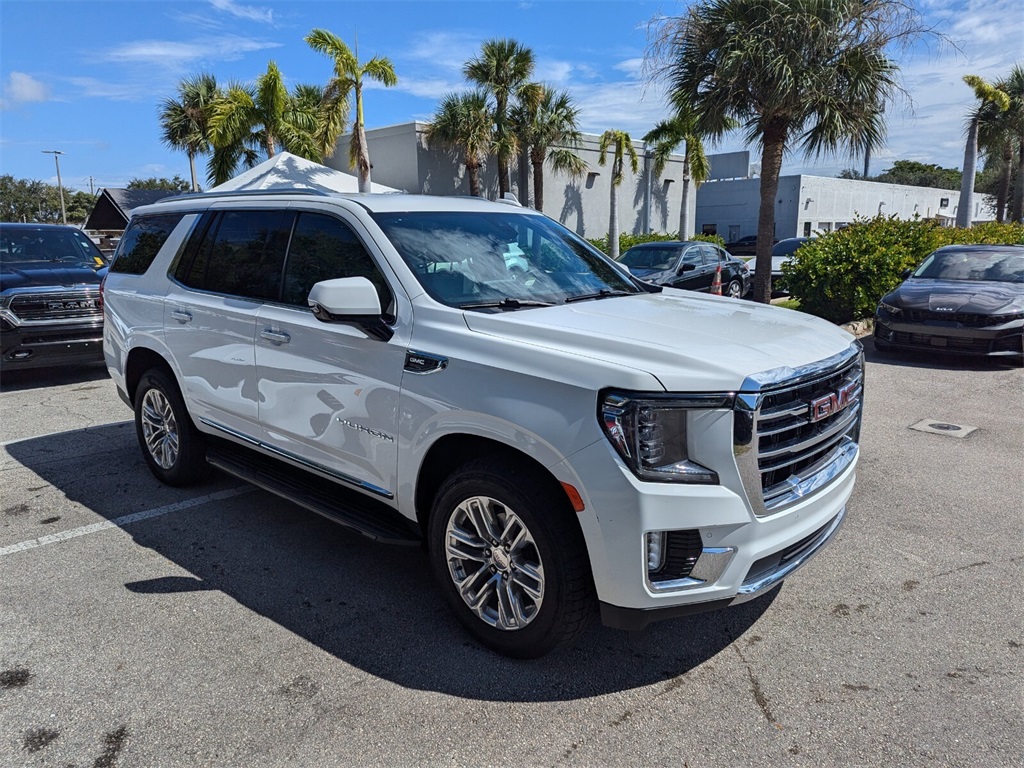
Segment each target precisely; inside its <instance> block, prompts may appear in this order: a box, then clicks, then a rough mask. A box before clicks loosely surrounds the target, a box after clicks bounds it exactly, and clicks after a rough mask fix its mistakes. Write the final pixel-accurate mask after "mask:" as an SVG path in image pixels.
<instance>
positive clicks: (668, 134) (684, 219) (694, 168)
mask: <svg viewBox="0 0 1024 768" xmlns="http://www.w3.org/2000/svg"><path fill="white" fill-rule="evenodd" d="M724 127H725V129H726V130H731V129H732V128H734V127H736V123H735V121H733V120H732V119H731V118H728V119H727V120H726V123H725V126H724ZM701 139H702V137H701V134H700V126H699V123H698V120H697V115H696V114H695V113H694V111H693V109H691V108H690V107H689V106H687V107H686V108H684V109H681V110H678V111H677V112H676V114H675V116H674V117H671V118H669V119H668V120H662V121H661V122H660V123H658V124H657V125H655V126H654V128H652V129H651V130H650V131H648V132H647V134H646V135H645V136H644V143H645V144H647V145H648V146H653V147H654V174H655V175H656V176H660V175H661V174H662V173H664V171H665V165H666V163H667V162H668V159H669V156H670V155H671V154H672V151H673V150H674V149H675V148H676V147H678V146H679V145H680V144H683V145H684V149H683V200H682V204H681V205H680V211H679V239H680V240H686V239H687V238H689V237H690V234H691V233H690V221H689V214H690V181H691V180H692V181H693V186H694V188H696V187H699V186H700V185H701V184H703V183H704V182H705V181H707V180H708V176H709V175H710V174H711V165H710V164H709V163H708V158H707V155H705V154H704V142H703V141H702V140H701Z"/></svg>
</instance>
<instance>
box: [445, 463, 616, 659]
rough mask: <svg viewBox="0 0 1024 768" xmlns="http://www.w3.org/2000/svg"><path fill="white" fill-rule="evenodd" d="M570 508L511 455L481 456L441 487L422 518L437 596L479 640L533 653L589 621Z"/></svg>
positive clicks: (581, 550)
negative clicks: (502, 458) (441, 596)
mask: <svg viewBox="0 0 1024 768" xmlns="http://www.w3.org/2000/svg"><path fill="white" fill-rule="evenodd" d="M512 473H514V474H515V482H513V481H512V479H511V476H512ZM572 514H573V512H572V509H571V507H570V505H569V503H568V499H567V498H566V497H565V495H564V493H562V492H561V489H560V488H558V486H557V485H555V484H553V483H551V482H550V479H549V478H546V477H543V476H541V475H540V474H539V473H535V472H532V471H530V470H529V468H526V467H522V468H520V469H519V471H516V465H515V463H511V462H505V461H497V460H492V459H480V460H477V461H474V462H471V463H470V464H467V465H466V466H464V467H462V468H461V469H460V470H458V471H457V472H455V473H454V474H453V475H452V476H451V477H449V478H448V480H447V481H445V483H444V485H442V487H441V489H440V490H439V491H438V494H437V496H436V497H435V500H434V505H433V509H432V513H431V516H430V523H429V525H428V547H429V551H430V559H431V565H432V567H433V570H434V576H435V577H436V578H437V580H438V582H439V583H440V585H441V590H442V592H443V594H444V597H445V600H446V601H447V602H448V604H449V606H450V607H451V608H452V610H453V611H454V612H455V615H456V617H457V618H458V619H459V621H460V622H461V623H462V624H463V626H465V627H466V629H468V630H469V632H470V633H471V634H472V635H473V636H474V637H476V639H477V640H479V641H480V642H481V643H483V644H484V645H486V646H487V647H489V648H491V649H492V650H495V651H497V652H498V653H502V654H504V655H506V656H512V657H515V658H525V659H532V658H537V657H539V656H543V655H544V654H546V653H548V652H550V651H552V650H554V649H556V648H559V647H561V646H564V645H567V644H568V643H570V642H571V641H572V640H573V639H575V638H576V637H577V636H578V635H579V634H580V633H581V632H583V630H585V629H586V628H587V627H588V626H589V624H590V623H591V621H592V619H593V617H594V615H595V603H596V601H595V598H594V587H593V581H592V578H591V575H590V567H589V560H588V558H587V553H586V546H585V544H584V542H583V535H582V532H581V531H580V528H579V525H578V524H577V523H576V521H575V520H574V519H573V518H572Z"/></svg>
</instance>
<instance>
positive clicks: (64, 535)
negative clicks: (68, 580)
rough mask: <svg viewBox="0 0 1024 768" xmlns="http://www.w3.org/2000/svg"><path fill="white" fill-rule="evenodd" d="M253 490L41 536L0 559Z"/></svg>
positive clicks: (237, 490) (233, 490)
mask: <svg viewBox="0 0 1024 768" xmlns="http://www.w3.org/2000/svg"><path fill="white" fill-rule="evenodd" d="M253 490H255V487H254V486H243V487H241V488H229V489H228V490H226V491H218V492H217V493H211V494H209V495H207V496H199V497H197V498H194V499H185V500H184V501H178V502H175V503H174V504H167V505H166V506H163V507H157V508H156V509H149V510H146V511H144V512H133V513H132V514H130V515H124V516H122V517H115V518H114V519H113V520H104V521H103V522H102V523H93V524H92V525H83V526H82V527H81V528H72V529H71V530H69V531H61V532H60V533H53V534H50V535H49V536H40V537H39V538H38V539H30V540H28V541H22V542H20V543H18V544H11V545H10V546H7V547H0V557H3V556H4V555H13V554H14V553H15V552H24V551H25V550H26V549H35V548H36V547H45V546H46V545H47V544H56V543H57V542H60V541H67V540H68V539H77V538H78V537H79V536H88V535H89V534H90V533H99V532H100V531H105V530H107V529H108V528H121V527H124V526H126V525H128V524H130V523H137V522H139V521H140V520H148V519H150V518H151V517H160V515H167V514H170V513H171V512H180V511H181V510H183V509H188V508H189V507H198V506H199V505H200V504H206V503H207V502H210V501H222V500H224V499H230V498H232V497H234V496H241V495H242V494H243V493H249V492H250V491H253Z"/></svg>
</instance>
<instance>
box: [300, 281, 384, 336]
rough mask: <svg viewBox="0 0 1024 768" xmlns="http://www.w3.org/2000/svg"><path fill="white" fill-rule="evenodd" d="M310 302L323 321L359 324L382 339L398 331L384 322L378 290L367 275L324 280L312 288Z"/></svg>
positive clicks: (317, 315)
mask: <svg viewBox="0 0 1024 768" xmlns="http://www.w3.org/2000/svg"><path fill="white" fill-rule="evenodd" d="M307 301H308V302H309V306H310V308H311V309H312V310H313V316H314V317H316V319H317V320H319V321H320V322H322V323H348V324H351V325H356V326H358V327H360V328H362V329H363V330H364V331H366V333H368V334H369V335H371V336H373V337H374V338H377V339H380V340H381V341H388V340H390V339H391V337H392V336H394V334H395V332H394V331H393V330H391V328H390V327H389V326H388V325H387V324H386V323H385V322H384V318H383V315H382V312H381V309H380V298H379V297H378V296H377V289H376V288H374V287H373V283H371V282H370V281H369V280H367V279H366V278H365V277H339V278H336V279H334V280H321V281H320V282H319V283H317V284H316V285H314V286H313V287H312V288H311V289H310V291H309V298H308V299H307Z"/></svg>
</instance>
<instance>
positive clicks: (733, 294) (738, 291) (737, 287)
mask: <svg viewBox="0 0 1024 768" xmlns="http://www.w3.org/2000/svg"><path fill="white" fill-rule="evenodd" d="M725 295H726V296H728V297H729V298H732V299H741V298H743V284H742V283H740V281H739V280H731V281H730V282H729V285H727V286H726V288H725Z"/></svg>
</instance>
